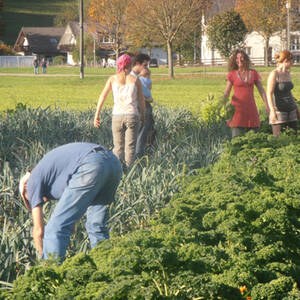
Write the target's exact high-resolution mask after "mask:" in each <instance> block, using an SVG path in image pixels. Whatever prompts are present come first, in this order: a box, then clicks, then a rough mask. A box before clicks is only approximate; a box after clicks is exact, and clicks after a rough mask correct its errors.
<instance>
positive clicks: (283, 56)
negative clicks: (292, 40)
mask: <svg viewBox="0 0 300 300" xmlns="http://www.w3.org/2000/svg"><path fill="white" fill-rule="evenodd" d="M275 59H276V61H277V63H279V64H281V63H283V62H284V61H293V60H294V56H293V54H292V53H291V52H290V51H289V50H282V51H280V53H279V54H276V55H275Z"/></svg>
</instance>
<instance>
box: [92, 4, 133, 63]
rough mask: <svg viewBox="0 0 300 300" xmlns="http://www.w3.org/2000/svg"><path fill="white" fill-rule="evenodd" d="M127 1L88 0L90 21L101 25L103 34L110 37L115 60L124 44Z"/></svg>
mask: <svg viewBox="0 0 300 300" xmlns="http://www.w3.org/2000/svg"><path fill="white" fill-rule="evenodd" d="M128 3H129V0H90V2H89V16H90V18H91V20H92V21H94V22H96V23H98V24H100V25H101V26H102V28H103V32H101V33H102V34H103V35H107V36H109V37H111V38H112V40H113V50H114V51H115V55H116V60H117V59H118V57H119V55H120V50H121V48H122V46H123V45H124V34H125V31H126V11H127V7H128Z"/></svg>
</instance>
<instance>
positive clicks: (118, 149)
mask: <svg viewBox="0 0 300 300" xmlns="http://www.w3.org/2000/svg"><path fill="white" fill-rule="evenodd" d="M117 66H118V72H117V74H116V75H113V76H111V77H110V78H109V79H108V80H107V82H106V85H105V87H104V89H103V91H102V93H101V95H100V97H99V100H98V104H97V109H96V113H95V118H94V126H95V127H96V128H99V127H100V111H101V108H102V106H103V103H104V101H105V100H106V98H107V96H108V94H109V92H110V91H111V90H112V92H113V98H114V107H113V111H112V134H113V143H114V149H113V152H114V154H115V155H116V156H117V157H118V158H119V159H120V160H121V162H123V163H124V162H125V165H126V167H127V168H128V167H130V165H131V164H132V162H133V161H134V159H135V146H136V140H137V136H138V132H139V127H140V125H141V123H142V124H143V123H144V120H145V101H144V96H143V91H142V85H141V82H140V80H139V79H138V78H137V77H135V76H133V75H130V71H131V58H130V56H129V55H126V54H124V55H122V56H120V57H119V59H118V61H117Z"/></svg>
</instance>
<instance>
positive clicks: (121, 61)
mask: <svg viewBox="0 0 300 300" xmlns="http://www.w3.org/2000/svg"><path fill="white" fill-rule="evenodd" d="M129 65H131V57H130V56H129V55H127V54H123V55H121V56H120V57H119V58H118V60H117V66H118V73H120V72H122V71H124V69H125V68H126V67H127V66H129Z"/></svg>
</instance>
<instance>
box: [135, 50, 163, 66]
mask: <svg viewBox="0 0 300 300" xmlns="http://www.w3.org/2000/svg"><path fill="white" fill-rule="evenodd" d="M141 52H142V53H145V54H149V51H148V49H147V48H141ZM150 57H151V58H156V59H157V61H158V64H159V65H163V66H165V65H167V64H168V54H167V52H166V51H164V50H163V49H162V48H159V47H155V48H151V51H150Z"/></svg>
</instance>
